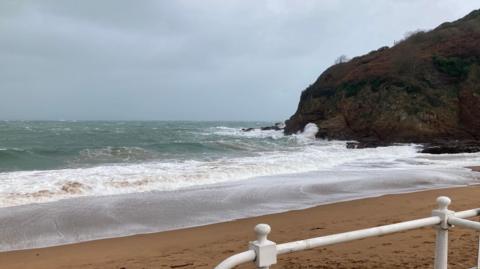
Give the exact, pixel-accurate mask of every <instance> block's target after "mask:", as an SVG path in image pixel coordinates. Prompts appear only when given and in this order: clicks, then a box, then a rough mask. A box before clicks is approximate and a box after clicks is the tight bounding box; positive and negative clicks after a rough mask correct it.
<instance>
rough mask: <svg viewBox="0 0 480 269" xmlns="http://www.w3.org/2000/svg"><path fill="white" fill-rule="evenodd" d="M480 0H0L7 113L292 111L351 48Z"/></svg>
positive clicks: (0, 67) (275, 114) (2, 110)
mask: <svg viewBox="0 0 480 269" xmlns="http://www.w3.org/2000/svg"><path fill="white" fill-rule="evenodd" d="M477 8H480V2H479V1H478V0H462V1H458V0H360V1H359V0H343V1H342V0H323V1H322V0H316V1H306V0H305V1H298V0H295V1H294V0H290V1H287V0H272V1H259V0H250V1H249V0H237V1H234V0H218V1H214V0H201V1H200V0H198V1H194V0H191V1H181V0H178V1H166V0H158V1H134V0H131V1H123V0H109V1H106V0H102V1H97V0H82V1H78V0H57V1H47V0H32V1H21V0H15V1H14V0H0V102H1V103H0V119H52V120H62V119H64V120H87V119H90V120H95V119H97V120H101V119H104V120H105V119H107V120H115V119H118V120H284V119H286V118H288V117H289V116H290V115H291V114H292V113H294V111H295V109H296V107H297V104H298V101H299V97H300V92H301V91H302V90H303V89H304V88H306V87H307V86H308V85H309V84H311V83H313V81H314V80H315V79H316V78H317V77H318V76H319V75H320V73H321V72H322V71H324V70H325V69H326V68H327V67H328V66H330V65H331V64H332V63H333V62H334V60H335V58H337V57H338V56H339V55H341V54H346V55H347V56H349V57H353V56H357V55H361V54H364V53H367V52H369V51H371V50H374V49H377V48H379V47H381V46H384V45H389V46H391V45H392V43H393V42H394V40H398V39H401V38H403V35H404V34H405V32H408V31H412V30H416V29H431V28H433V27H435V26H437V25H438V24H440V23H442V22H444V21H452V20H455V19H458V18H460V17H462V16H464V15H466V14H467V13H469V12H470V11H472V10H473V9H477Z"/></svg>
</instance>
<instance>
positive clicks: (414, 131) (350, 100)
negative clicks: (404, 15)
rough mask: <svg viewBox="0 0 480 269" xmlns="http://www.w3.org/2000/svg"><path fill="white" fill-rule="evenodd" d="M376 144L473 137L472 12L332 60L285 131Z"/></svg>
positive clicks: (477, 67)
mask: <svg viewBox="0 0 480 269" xmlns="http://www.w3.org/2000/svg"><path fill="white" fill-rule="evenodd" d="M309 122H312V123H315V124H316V125H317V126H318V128H319V132H318V133H317V137H324V138H330V139H347V140H360V141H382V142H418V143H425V142H432V141H437V140H439V141H440V140H441V141H444V140H479V139H480V10H477V11H473V12H472V13H470V14H469V15H467V16H466V17H464V18H462V19H460V20H457V21H455V22H451V23H444V24H442V25H440V26H438V27H437V28H435V29H434V30H432V31H429V32H422V31H419V32H416V33H414V34H412V35H411V36H410V37H408V38H406V39H405V40H403V41H401V42H399V43H397V44H396V45H395V46H393V47H391V48H388V47H383V48H381V49H379V50H376V51H372V52H370V53H368V54H367V55H364V56H360V57H356V58H353V59H352V60H350V61H348V62H342V63H338V64H336V65H334V66H332V67H330V68H329V69H327V70H326V71H325V72H324V73H323V74H321V76H320V77H319V78H318V79H317V81H315V83H314V84H312V85H311V86H310V87H308V88H307V89H306V90H304V91H303V92H302V95H301V98H300V103H299V105H298V109H297V111H296V112H295V114H294V115H293V116H292V117H291V118H290V119H289V120H288V121H286V127H285V133H286V134H293V133H297V132H298V131H302V130H303V129H304V127H305V126H306V124H307V123H309Z"/></svg>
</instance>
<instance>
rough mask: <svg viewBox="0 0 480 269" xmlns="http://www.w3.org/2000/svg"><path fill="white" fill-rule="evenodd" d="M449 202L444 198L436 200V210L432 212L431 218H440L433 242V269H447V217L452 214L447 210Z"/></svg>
mask: <svg viewBox="0 0 480 269" xmlns="http://www.w3.org/2000/svg"><path fill="white" fill-rule="evenodd" d="M450 203H451V200H450V198H448V197H446V196H440V197H438V198H437V204H438V209H435V210H433V211H432V215H433V216H438V217H440V219H441V221H440V224H439V225H437V226H436V227H435V228H436V229H437V236H436V240H435V241H436V242H435V266H434V268H435V269H447V267H448V229H450V227H451V225H450V224H448V216H450V215H452V214H453V213H454V212H453V211H450V210H448V205H450Z"/></svg>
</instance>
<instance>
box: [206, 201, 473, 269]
mask: <svg viewBox="0 0 480 269" xmlns="http://www.w3.org/2000/svg"><path fill="white" fill-rule="evenodd" d="M450 202H451V201H450V198H448V197H445V196H442V197H438V198H437V204H438V209H435V210H433V211H432V216H431V217H428V218H423V219H416V220H411V221H405V222H400V223H396V224H390V225H384V226H379V227H373V228H369V229H363V230H357V231H352V232H346V233H339V234H332V235H327V236H321V237H316V238H310V239H306V240H300V241H295V242H289V243H284V244H279V245H277V244H276V243H275V242H272V241H269V240H268V239H267V235H268V234H269V233H270V226H268V225H267V224H258V225H257V226H256V227H255V233H256V235H257V240H256V241H253V242H250V244H249V250H248V251H245V252H242V253H238V254H235V255H233V256H230V257H229V258H227V259H226V260H224V261H223V262H221V263H220V264H219V265H217V267H215V269H230V268H234V267H235V266H237V265H240V264H244V263H247V262H255V266H256V268H259V269H268V268H269V267H270V266H271V265H274V264H276V263H277V256H278V255H282V254H286V253H291V252H297V251H301V250H307V249H311V248H315V247H322V246H328V245H332V244H338V243H343V242H348V241H353V240H358V239H363V238H367V237H373V236H380V235H385V234H391V233H396V232H402V231H407V230H413V229H418V228H422V227H428V226H434V227H435V228H436V230H437V234H436V243H435V245H436V246H435V267H434V268H435V269H446V268H447V258H448V231H449V230H450V229H451V228H452V227H453V226H454V225H456V226H459V227H464V228H468V229H473V230H476V231H480V223H479V222H474V221H470V220H466V219H465V218H472V217H475V216H479V215H480V208H477V209H471V210H466V211H460V212H454V211H451V210H448V205H449V204H450ZM479 253H480V250H479ZM478 263H479V264H477V267H474V268H480V257H479V261H478Z"/></svg>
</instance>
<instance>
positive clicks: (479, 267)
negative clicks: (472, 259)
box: [477, 236, 480, 269]
mask: <svg viewBox="0 0 480 269" xmlns="http://www.w3.org/2000/svg"><path fill="white" fill-rule="evenodd" d="M477 269H480V236H478V252H477Z"/></svg>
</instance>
